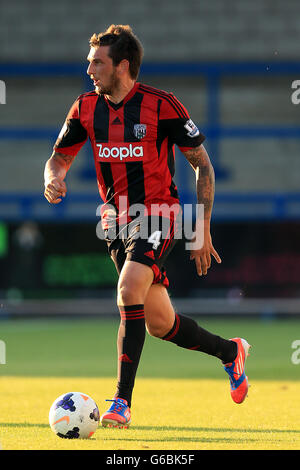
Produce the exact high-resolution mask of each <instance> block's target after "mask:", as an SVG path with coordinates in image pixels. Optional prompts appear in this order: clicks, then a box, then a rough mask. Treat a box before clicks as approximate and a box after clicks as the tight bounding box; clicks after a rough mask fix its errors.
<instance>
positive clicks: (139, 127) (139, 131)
mask: <svg viewBox="0 0 300 470" xmlns="http://www.w3.org/2000/svg"><path fill="white" fill-rule="evenodd" d="M146 132H147V125H146V124H135V125H134V127H133V133H134V135H135V137H136V138H137V139H142V138H143V137H145V135H146Z"/></svg>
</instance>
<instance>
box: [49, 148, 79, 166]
mask: <svg viewBox="0 0 300 470" xmlns="http://www.w3.org/2000/svg"><path fill="white" fill-rule="evenodd" d="M51 158H54V159H55V160H57V161H58V162H59V163H61V162H63V163H65V164H66V165H67V166H68V167H70V166H71V164H72V163H73V160H74V159H75V156H73V155H65V154H64V153H59V152H56V151H55V150H54V152H53V153H52V155H51Z"/></svg>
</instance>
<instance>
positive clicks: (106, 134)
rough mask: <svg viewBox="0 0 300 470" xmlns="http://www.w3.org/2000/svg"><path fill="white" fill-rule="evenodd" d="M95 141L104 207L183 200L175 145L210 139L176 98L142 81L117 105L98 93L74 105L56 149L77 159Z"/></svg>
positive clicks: (194, 144) (192, 144)
mask: <svg viewBox="0 0 300 470" xmlns="http://www.w3.org/2000/svg"><path fill="white" fill-rule="evenodd" d="M88 138H89V139H90V142H91V146H92V150H93V155H94V161H95V168H96V175H97V183H98V188H99V192H100V196H101V198H102V200H103V202H104V206H106V205H107V207H108V205H109V206H110V207H111V206H113V207H114V208H115V210H116V213H117V214H119V208H120V196H122V207H124V203H125V204H126V205H127V209H128V208H129V207H130V206H132V205H133V204H137V203H139V204H143V205H144V206H145V207H146V208H147V209H149V210H151V205H153V204H168V205H172V204H174V203H178V202H179V198H178V191H177V187H176V185H175V183H174V181H173V177H174V172H175V161H174V158H175V153H174V145H175V144H176V145H177V146H178V147H179V148H180V150H182V151H185V150H188V149H191V148H194V147H197V146H199V145H200V144H201V143H202V142H203V141H204V139H205V137H204V136H203V134H201V132H200V131H199V130H198V128H197V127H196V125H195V124H194V123H193V121H192V120H191V118H190V116H189V114H188V112H187V110H186V108H185V107H184V106H183V105H182V104H181V103H180V101H179V100H178V99H177V98H176V97H175V96H174V95H173V94H172V93H167V92H165V91H162V90H159V89H157V88H153V87H150V86H148V85H144V84H141V83H135V85H134V87H133V88H132V90H131V91H130V92H129V94H128V95H127V96H126V97H125V98H124V100H123V101H122V102H121V103H118V104H117V105H116V104H114V103H112V102H111V101H109V100H108V99H107V97H106V96H105V95H103V94H97V93H96V92H94V91H92V92H89V93H84V94H82V95H80V96H79V97H78V98H77V99H76V101H75V102H74V104H73V105H72V107H71V109H70V111H69V113H68V115H67V118H66V120H65V123H64V125H63V128H62V130H61V132H60V134H59V136H58V138H57V140H56V143H55V145H54V150H55V151H57V152H61V153H63V154H66V155H72V156H75V155H77V153H78V152H79V150H80V149H81V147H82V146H83V145H84V143H85V142H86V141H87V139H88Z"/></svg>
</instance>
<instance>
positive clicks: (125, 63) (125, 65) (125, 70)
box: [118, 59, 129, 75]
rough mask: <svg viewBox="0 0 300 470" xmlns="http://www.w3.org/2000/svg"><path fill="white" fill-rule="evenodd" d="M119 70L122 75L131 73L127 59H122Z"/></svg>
mask: <svg viewBox="0 0 300 470" xmlns="http://www.w3.org/2000/svg"><path fill="white" fill-rule="evenodd" d="M118 69H119V71H120V73H121V74H122V75H123V74H124V73H129V61H128V60H127V59H122V60H121V62H120V63H119V65H118Z"/></svg>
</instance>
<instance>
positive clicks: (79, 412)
mask: <svg viewBox="0 0 300 470" xmlns="http://www.w3.org/2000/svg"><path fill="white" fill-rule="evenodd" d="M99 419H100V415H99V410H98V407H97V405H96V403H95V402H94V400H93V399H92V398H91V397H89V396H88V395H87V394H86V393H80V392H70V393H65V394H63V395H61V396H60V397H58V398H57V399H56V400H55V401H54V403H53V404H52V406H51V408H50V411H49V423H50V427H51V429H52V431H53V432H54V433H55V434H56V435H57V436H59V437H63V438H66V439H87V438H89V437H91V436H92V435H93V434H94V432H95V431H96V429H97V427H98V424H99Z"/></svg>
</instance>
